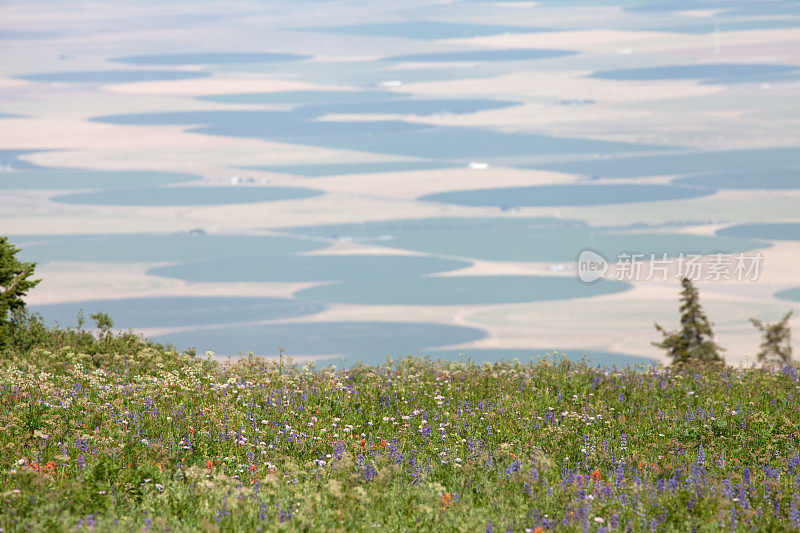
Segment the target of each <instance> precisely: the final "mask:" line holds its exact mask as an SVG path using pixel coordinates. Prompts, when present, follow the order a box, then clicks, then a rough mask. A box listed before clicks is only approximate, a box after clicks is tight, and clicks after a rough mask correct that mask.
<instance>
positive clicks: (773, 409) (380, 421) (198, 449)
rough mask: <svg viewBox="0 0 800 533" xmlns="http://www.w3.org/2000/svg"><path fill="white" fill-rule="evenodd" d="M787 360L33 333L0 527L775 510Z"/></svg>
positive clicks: (237, 525)
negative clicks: (131, 349)
mask: <svg viewBox="0 0 800 533" xmlns="http://www.w3.org/2000/svg"><path fill="white" fill-rule="evenodd" d="M98 342H99V341H98ZM792 372H793V371H792V370H786V371H785V372H784V373H775V372H770V371H766V370H733V369H724V370H722V371H718V370H710V369H708V368H705V369H700V370H698V371H689V370H686V369H685V368H674V367H670V368H667V369H656V368H651V369H646V370H645V369H630V368H628V369H615V368H610V369H609V368H604V369H597V368H593V367H590V366H587V365H585V364H583V363H572V362H569V361H565V360H559V359H547V360H542V361H538V362H535V361H532V362H531V364H529V365H523V364H521V363H519V362H516V361H515V362H501V363H497V364H491V365H490V364H485V365H474V364H469V363H467V364H464V363H459V364H456V363H445V362H431V361H428V360H423V359H412V358H406V359H401V360H399V361H395V362H387V363H386V364H385V365H383V366H379V367H373V366H365V365H359V366H357V367H356V368H353V369H350V370H340V371H334V370H333V369H330V368H322V369H316V368H312V367H311V366H306V367H304V368H303V369H301V368H298V367H297V366H295V365H293V364H291V362H289V363H288V364H283V365H281V364H280V363H279V362H277V361H275V362H272V361H267V360H264V359H260V358H256V357H246V358H242V359H240V360H238V361H232V362H228V363H219V362H215V361H211V360H205V359H201V358H197V357H192V356H189V355H186V354H179V353H177V352H175V351H174V350H170V349H163V348H155V347H153V346H142V347H141V348H140V349H139V350H138V351H136V352H135V353H132V354H120V353H112V354H108V357H103V358H97V357H96V356H92V355H89V354H86V353H82V352H80V351H75V350H72V349H70V348H63V349H58V350H54V351H51V350H44V349H41V348H34V349H33V350H31V351H30V352H18V353H14V354H13V357H11V358H5V359H0V427H1V428H2V431H1V432H0V486H2V487H3V488H2V489H0V527H2V528H3V529H4V530H6V531H26V530H32V531H40V530H48V531H66V530H74V529H76V528H77V529H80V528H82V527H85V528H94V530H95V531H107V530H121V531H142V530H143V529H148V530H149V529H152V530H158V531H163V530H169V531H198V530H205V531H257V530H259V529H260V530H264V531H281V530H299V531H335V530H339V531H351V530H364V529H373V530H376V531H484V530H486V529H487V524H490V523H491V524H493V527H494V529H495V531H498V530H503V531H505V530H507V529H508V530H511V531H515V532H522V531H526V530H531V531H536V530H537V529H536V528H537V527H541V526H542V525H543V524H544V523H545V522H544V520H545V519H547V520H549V522H548V523H549V524H550V525H551V526H552V527H553V528H554V529H556V530H559V531H567V532H572V531H576V532H577V531H584V530H587V529H588V530H589V531H597V530H598V529H599V528H600V527H609V528H610V529H611V530H612V531H651V530H653V529H656V530H658V531H667V532H685V531H690V530H692V529H696V530H697V531H699V532H704V531H717V530H719V528H720V527H724V529H727V530H735V531H752V530H761V531H790V530H792V527H793V525H792V521H793V514H792V513H793V512H795V511H793V509H796V507H797V505H796V503H793V502H795V501H796V499H797V496H796V494H797V488H796V487H797V486H798V483H799V482H800V468H798V466H800V459H798V457H797V455H796V453H797V449H798V447H799V446H800V401H798V389H799V388H800V376H798V375H797V373H796V372H795V373H792ZM764 465H769V468H766V467H765V466H764ZM793 505H794V507H793ZM732 517H733V518H732ZM597 519H600V520H602V522H600V521H598V520H597ZM614 524H616V525H614Z"/></svg>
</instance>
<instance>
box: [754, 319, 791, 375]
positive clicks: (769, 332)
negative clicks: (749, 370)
mask: <svg viewBox="0 0 800 533" xmlns="http://www.w3.org/2000/svg"><path fill="white" fill-rule="evenodd" d="M791 316H792V312H791V311H789V312H788V313H786V314H785V315H783V318H782V319H780V320H779V321H778V322H773V323H771V324H770V323H766V324H765V323H763V322H761V321H760V320H756V319H755V318H751V319H750V322H752V323H753V325H754V326H755V327H756V328H758V329H759V330H760V331H761V351H760V352H758V360H759V361H760V362H762V363H767V364H777V365H781V366H782V365H786V364H789V363H790V362H791V360H792V340H791V339H792V331H791V328H789V317H791Z"/></svg>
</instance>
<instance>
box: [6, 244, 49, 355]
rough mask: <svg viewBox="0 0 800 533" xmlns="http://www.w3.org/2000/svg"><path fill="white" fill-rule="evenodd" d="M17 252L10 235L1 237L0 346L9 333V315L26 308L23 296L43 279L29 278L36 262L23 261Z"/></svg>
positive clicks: (17, 249)
mask: <svg viewBox="0 0 800 533" xmlns="http://www.w3.org/2000/svg"><path fill="white" fill-rule="evenodd" d="M17 253H19V248H17V247H16V246H14V245H12V244H11V243H10V242H9V240H8V237H0V348H2V347H3V345H4V344H5V339H7V338H8V335H9V328H10V327H11V325H10V324H9V316H10V315H12V314H13V313H17V312H19V311H22V310H24V308H25V302H24V301H23V300H22V297H23V296H25V295H26V294H27V292H28V291H29V290H30V289H32V288H33V287H35V286H36V285H37V284H38V283H39V282H40V281H41V280H31V279H28V278H30V277H31V276H32V275H33V270H34V268H35V267H36V263H23V262H22V261H20V260H19V259H17V257H16V255H17Z"/></svg>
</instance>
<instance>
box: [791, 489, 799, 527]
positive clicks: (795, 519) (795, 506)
mask: <svg viewBox="0 0 800 533" xmlns="http://www.w3.org/2000/svg"><path fill="white" fill-rule="evenodd" d="M789 520H791V521H792V526H793V527H794V528H795V529H797V530H800V494H798V493H795V494H794V497H792V506H791V507H790V508H789Z"/></svg>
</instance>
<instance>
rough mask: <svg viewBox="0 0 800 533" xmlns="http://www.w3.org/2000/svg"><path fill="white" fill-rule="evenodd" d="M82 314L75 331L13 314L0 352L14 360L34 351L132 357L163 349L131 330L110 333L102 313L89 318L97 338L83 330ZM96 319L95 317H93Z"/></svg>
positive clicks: (24, 314)
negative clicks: (94, 325) (141, 351)
mask: <svg viewBox="0 0 800 533" xmlns="http://www.w3.org/2000/svg"><path fill="white" fill-rule="evenodd" d="M82 315H83V312H81V313H80V314H79V315H78V327H77V328H61V327H58V326H56V327H47V325H46V324H45V323H44V319H43V318H42V316H41V315H39V314H36V313H29V312H27V311H26V310H19V309H18V310H17V311H15V312H14V313H13V314H12V316H11V318H10V320H9V321H8V329H7V331H6V335H5V342H4V345H3V346H2V347H0V353H2V352H6V354H7V355H9V356H11V357H14V356H20V355H23V354H27V353H30V352H31V351H33V350H35V349H41V350H47V351H51V352H62V351H64V350H71V351H74V352H77V353H82V354H86V355H91V356H95V357H99V356H101V355H103V354H106V356H108V355H107V354H118V355H119V354H123V355H132V354H135V353H138V352H139V351H140V350H142V349H143V348H146V347H151V348H156V349H164V347H163V346H161V345H160V344H156V343H154V342H152V341H150V340H148V339H145V338H143V337H142V336H140V335H137V334H135V333H133V332H131V331H122V332H119V333H116V334H115V333H113V332H111V331H110V329H111V327H112V326H113V321H112V320H111V318H110V317H109V316H108V315H107V314H105V313H96V314H94V315H92V318H94V319H95V321H96V323H97V326H98V328H99V329H100V330H101V333H100V335H99V336H95V335H94V334H93V333H92V332H91V331H88V330H85V329H83V324H84V321H83V319H82ZM96 317H97V318H96Z"/></svg>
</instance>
